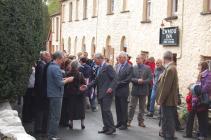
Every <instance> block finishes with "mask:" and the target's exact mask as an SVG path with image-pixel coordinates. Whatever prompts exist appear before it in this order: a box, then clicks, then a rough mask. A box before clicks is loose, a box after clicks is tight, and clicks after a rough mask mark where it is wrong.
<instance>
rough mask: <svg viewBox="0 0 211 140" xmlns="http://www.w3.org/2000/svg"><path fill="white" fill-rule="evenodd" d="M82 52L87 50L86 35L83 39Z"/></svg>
mask: <svg viewBox="0 0 211 140" xmlns="http://www.w3.org/2000/svg"><path fill="white" fill-rule="evenodd" d="M81 51H82V52H86V43H85V36H84V37H83V39H82V48H81Z"/></svg>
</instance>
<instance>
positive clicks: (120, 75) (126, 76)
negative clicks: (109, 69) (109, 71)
mask: <svg viewBox="0 0 211 140" xmlns="http://www.w3.org/2000/svg"><path fill="white" fill-rule="evenodd" d="M118 68H119V66H117V67H116V73H117V77H116V90H115V96H119V97H128V95H129V83H130V80H131V78H132V72H133V67H132V66H131V65H130V64H128V63H126V64H125V65H124V67H123V68H122V70H120V71H118Z"/></svg>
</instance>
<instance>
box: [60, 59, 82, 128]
mask: <svg viewBox="0 0 211 140" xmlns="http://www.w3.org/2000/svg"><path fill="white" fill-rule="evenodd" d="M79 65H80V64H79V62H78V61H72V62H71V64H70V71H69V72H67V75H66V76H67V77H69V76H73V77H74V80H73V82H72V83H69V84H67V85H66V86H65V91H64V92H65V97H66V98H67V102H68V103H67V114H68V120H69V128H70V129H72V128H73V120H81V129H85V125H84V119H85V95H84V92H82V91H80V87H81V86H82V85H85V84H86V82H85V79H84V76H83V74H82V73H80V72H79V70H78V69H79Z"/></svg>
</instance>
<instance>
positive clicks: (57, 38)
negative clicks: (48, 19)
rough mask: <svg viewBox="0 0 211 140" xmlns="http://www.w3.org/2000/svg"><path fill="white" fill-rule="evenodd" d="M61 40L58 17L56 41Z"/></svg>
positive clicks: (57, 18)
mask: <svg viewBox="0 0 211 140" xmlns="http://www.w3.org/2000/svg"><path fill="white" fill-rule="evenodd" d="M58 40H59V17H56V41H58Z"/></svg>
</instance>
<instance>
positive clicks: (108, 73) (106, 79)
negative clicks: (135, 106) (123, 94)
mask: <svg viewBox="0 0 211 140" xmlns="http://www.w3.org/2000/svg"><path fill="white" fill-rule="evenodd" d="M115 78H116V73H115V71H114V69H113V67H112V66H111V65H108V64H106V63H104V64H103V66H102V68H101V70H100V71H99V73H98V75H97V76H96V78H95V80H93V81H92V82H91V83H90V84H89V85H88V88H90V87H93V86H95V85H96V86H97V93H98V99H102V98H105V97H112V96H113V93H114V90H115V86H116V81H115ZM109 88H112V90H113V93H112V94H108V93H106V91H107V90H108V89H109Z"/></svg>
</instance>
